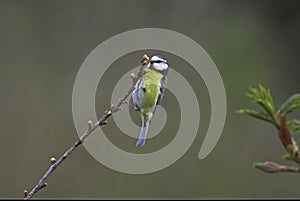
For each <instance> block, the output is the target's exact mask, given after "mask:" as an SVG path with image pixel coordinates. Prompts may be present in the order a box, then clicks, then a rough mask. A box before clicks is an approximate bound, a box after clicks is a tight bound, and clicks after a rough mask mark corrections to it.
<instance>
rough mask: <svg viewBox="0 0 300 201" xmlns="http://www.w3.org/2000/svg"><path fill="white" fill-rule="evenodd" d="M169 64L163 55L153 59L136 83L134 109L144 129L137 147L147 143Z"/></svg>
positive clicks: (162, 92)
mask: <svg viewBox="0 0 300 201" xmlns="http://www.w3.org/2000/svg"><path fill="white" fill-rule="evenodd" d="M168 68H169V66H168V62H167V60H165V59H164V58H163V57H162V56H161V55H156V56H153V57H151V59H150V61H149V63H148V65H147V67H146V68H145V74H144V76H143V77H142V78H141V79H140V80H139V81H138V82H137V83H136V85H135V90H134V91H133V92H132V100H133V103H134V107H135V109H136V110H137V111H139V113H140V116H141V120H142V127H141V131H140V135H139V138H138V140H137V142H136V146H137V147H140V146H143V145H144V144H145V142H146V138H147V133H148V129H149V125H150V123H151V119H152V116H153V114H154V113H155V110H156V109H157V106H158V105H159V104H160V102H161V99H162V97H163V94H164V91H165V85H166V82H167V74H168Z"/></svg>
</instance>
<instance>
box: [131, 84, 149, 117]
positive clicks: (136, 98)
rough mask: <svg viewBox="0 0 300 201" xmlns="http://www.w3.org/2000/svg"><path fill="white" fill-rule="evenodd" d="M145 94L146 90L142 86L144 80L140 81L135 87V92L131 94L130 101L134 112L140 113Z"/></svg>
mask: <svg viewBox="0 0 300 201" xmlns="http://www.w3.org/2000/svg"><path fill="white" fill-rule="evenodd" d="M145 92H146V88H145V86H144V79H140V80H139V81H138V82H137V83H136V85H135V90H134V91H133V92H132V101H133V103H134V106H135V109H136V110H139V111H140V110H141V109H143V106H142V97H143V95H144V93H145Z"/></svg>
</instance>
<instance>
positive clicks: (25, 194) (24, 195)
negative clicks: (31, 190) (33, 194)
mask: <svg viewBox="0 0 300 201" xmlns="http://www.w3.org/2000/svg"><path fill="white" fill-rule="evenodd" d="M27 195H28V191H27V190H24V191H23V197H24V198H25V197H27Z"/></svg>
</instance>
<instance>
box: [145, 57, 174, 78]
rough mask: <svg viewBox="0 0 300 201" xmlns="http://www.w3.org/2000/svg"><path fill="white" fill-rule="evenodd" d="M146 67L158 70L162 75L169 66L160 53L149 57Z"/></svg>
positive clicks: (166, 71)
mask: <svg viewBox="0 0 300 201" xmlns="http://www.w3.org/2000/svg"><path fill="white" fill-rule="evenodd" d="M148 68H150V69H152V70H155V71H158V72H160V73H162V74H163V75H167V73H168V68H169V66H168V61H167V60H165V59H164V57H163V56H161V55H155V56H153V57H151V59H150V61H149V65H148Z"/></svg>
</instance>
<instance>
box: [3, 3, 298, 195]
mask: <svg viewBox="0 0 300 201" xmlns="http://www.w3.org/2000/svg"><path fill="white" fill-rule="evenodd" d="M146 27H153V28H165V29H170V30H173V31H177V32H179V33H182V34H184V35H186V36H188V37H190V38H191V39H193V40H194V41H196V42H197V43H199V44H200V45H201V46H202V47H203V48H204V49H205V50H206V51H207V53H208V54H209V55H210V57H211V58H212V59H213V61H214V62H215V64H216V65H217V67H218V69H219V72H220V74H221V76H222V78H223V81H224V85H225V88H226V93H227V100H228V107H227V110H228V113H227V119H226V124H225V128H224V131H223V135H222V137H221V139H220V141H219V142H218V144H217V146H216V147H215V149H214V150H213V152H212V153H211V154H210V155H209V156H208V157H207V158H205V159H204V160H198V152H199V149H200V147H201V144H202V141H203V139H204V136H205V131H206V129H207V126H208V123H209V115H210V113H209V109H207V108H209V104H210V103H209V98H208V95H207V92H206V91H205V87H204V86H205V85H204V84H203V82H201V78H200V79H196V78H197V77H195V76H193V75H194V74H193V72H192V71H190V73H188V72H186V71H185V70H182V71H181V72H182V73H183V74H184V73H186V76H187V77H189V78H188V79H190V81H191V83H193V87H195V89H197V87H198V89H199V90H202V91H201V93H200V95H201V96H200V95H199V97H198V98H200V100H201V101H200V104H199V105H200V107H201V121H202V122H201V123H200V125H201V129H200V131H199V133H198V136H197V138H196V140H195V142H194V143H193V144H192V146H191V147H190V149H189V150H188V152H187V153H186V154H185V155H184V156H183V157H182V158H181V159H180V160H178V161H177V162H176V163H175V164H173V165H172V166H170V167H168V168H166V169H164V170H162V171H159V172H156V173H152V174H147V175H127V174H123V173H119V172H116V171H113V170H111V169H109V168H107V167H105V166H103V165H102V164H100V163H99V162H98V161H97V160H95V159H94V158H93V157H92V156H91V155H89V153H88V152H87V151H86V149H85V148H84V147H83V146H81V147H79V148H78V149H77V150H76V151H75V152H73V153H72V155H71V156H70V157H69V158H68V159H67V160H65V161H64V162H63V164H62V165H61V166H60V167H59V168H58V169H56V170H55V172H54V173H53V174H52V175H51V176H50V177H49V178H48V180H47V183H48V184H49V186H48V187H47V188H46V189H43V190H41V191H39V192H38V193H37V194H36V195H35V198H62V199H64V198H74V199H85V198H95V199H101V198H225V199H226V198H233V199H238V198H299V197H300V191H299V188H298V186H299V178H300V177H299V175H298V174H292V173H282V174H266V173H263V172H261V171H259V170H256V169H254V168H252V166H251V165H252V163H253V162H255V161H265V160H272V161H275V162H279V163H284V164H288V165H293V163H291V162H288V161H283V160H282V159H281V158H280V157H281V155H282V154H284V153H285V150H284V148H283V147H282V146H281V144H280V141H279V139H278V138H277V133H276V131H275V129H274V128H273V127H272V126H271V125H268V124H266V123H264V122H261V121H258V120H255V119H252V118H250V117H246V116H240V115H237V114H234V111H235V110H236V109H239V108H245V107H254V106H253V105H251V102H250V100H249V99H248V98H247V97H246V96H245V93H246V92H247V91H248V87H250V86H256V85H257V84H263V85H264V86H266V87H268V88H270V89H271V90H272V95H273V97H274V100H275V105H276V106H277V107H278V106H280V105H281V104H282V103H283V102H284V100H286V99H287V98H288V97H289V96H290V95H292V94H294V93H298V92H299V91H300V89H299V84H300V81H299V76H300V58H299V54H300V2H299V1H297V0H294V1H292V0H287V1H283V0H280V1H279V0H278V1H273V0H264V1H259V0H257V1H247V0H243V1H239V0H226V1H225V0H213V1H212V0H200V1H196V0H193V1H191V0H187V1H179V0H172V1H168V0H166V1H158V0H152V1H146V0H143V1H137V0H136V1H132V0H128V1H116V0H112V1H108V0H107V1H104V0H102V1H101V0H99V1H96V0H87V1H83V0H82V1H71V0H63V1H53V0H49V1H33V0H29V1H16V0H1V1H0V29H1V31H0V97H1V104H0V111H1V112H0V122H1V141H0V153H1V154H0V156H1V162H0V163H1V168H0V197H1V198H21V197H22V193H23V190H24V189H27V190H31V189H32V188H33V187H34V185H35V184H36V183H37V181H38V179H39V178H40V177H41V176H42V175H43V174H44V172H45V171H46V169H47V168H48V166H49V159H50V157H52V156H56V157H58V156H60V155H61V154H63V153H64V151H65V150H66V149H67V148H68V147H70V146H71V145H72V144H73V143H74V142H75V141H76V140H77V138H78V135H77V134H76V130H75V127H74V123H73V117H72V90H73V84H74V81H75V78H76V74H77V72H78V70H79V68H80V66H81V64H82V62H83V61H84V59H85V58H86V57H87V56H88V54H89V53H90V52H91V51H92V50H93V49H94V48H96V47H97V46H98V45H99V44H101V43H102V42H104V41H105V40H107V39H108V38H110V37H112V36H114V35H117V34H119V33H122V32H124V31H128V30H132V29H137V28H146ZM143 53H144V52H135V53H133V54H131V55H128V57H126V56H125V57H124V58H121V59H120V60H118V61H116V62H115V63H114V66H119V69H120V68H121V67H120V66H126V67H127V68H130V67H135V66H137V64H138V62H139V60H140V57H141V55H143ZM146 53H152V52H151V51H150V52H146ZM169 56H170V58H171V57H174V55H173V56H172V55H169ZM129 58H130V59H129ZM178 62H179V63H180V61H178ZM174 64H176V62H174ZM182 64H184V62H183V61H181V63H180V65H177V64H176V65H173V66H177V69H178V70H179V71H180V68H185V66H184V65H183V66H182ZM178 66H181V67H178ZM111 69H112V70H110V72H107V73H112V74H114V73H120V72H122V71H120V70H119V69H118V68H116V67H114V68H111ZM120 76H121V74H120ZM107 78H108V77H107ZM107 78H106V79H107ZM197 80H198V81H199V80H200V81H199V86H197ZM115 81H116V80H110V79H107V80H101V82H100V83H99V87H98V89H99V90H98V92H97V97H96V98H97V111H98V112H99V115H101V114H102V112H103V111H104V110H105V109H106V108H107V106H108V105H109V104H110V99H109V92H110V90H111V86H112V84H113V83H114V82H115ZM168 96H169V99H167V100H170V101H171V98H170V97H171V95H168ZM107 97H108V98H107ZM166 102H168V101H166ZM175 102H176V101H175ZM164 104H165V106H167V105H168V104H171V105H172V101H171V102H170V103H169V102H168V104H166V103H164ZM170 107H171V106H170ZM171 109H172V108H171ZM132 116H133V119H135V118H136V117H134V114H132ZM295 116H297V113H296V115H295ZM135 121H136V120H135ZM172 121H173V123H174V122H175V123H174V124H176V122H177V123H178V121H177V120H176V118H174V120H172ZM137 123H138V122H137ZM103 129H106V131H107V132H106V135H112V136H110V137H109V138H110V139H111V140H112V141H115V143H116V144H118V143H119V145H120V147H122V148H124V149H127V150H130V149H131V148H130V146H129V144H130V145H134V139H131V138H129V137H126V136H124V135H119V136H118V137H116V136H117V134H118V131H117V130H116V128H115V127H114V124H113V121H112V123H111V124H109V125H107V126H106V127H105V128H103ZM170 129H171V130H172V127H170ZM112 131H114V132H112ZM115 133H116V135H113V134H115ZM169 133H172V132H171V131H170V132H169ZM120 136H122V137H120ZM118 139H121V140H120V141H119V142H118ZM297 139H299V138H297ZM164 140H166V141H167V140H172V138H171V137H170V136H169V137H166V138H165V139H164ZM158 141H159V140H155V138H154V139H153V141H152V144H153V146H157V147H156V148H159V146H160V145H159V142H158ZM120 142H121V143H120ZM154 142H157V143H158V145H155V144H156V143H154ZM148 147H149V146H148ZM152 148H153V147H152ZM152 148H151V146H150V148H146V151H150V152H151V151H153V149H152ZM132 149H134V148H132ZM131 151H132V152H134V151H136V150H131Z"/></svg>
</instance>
